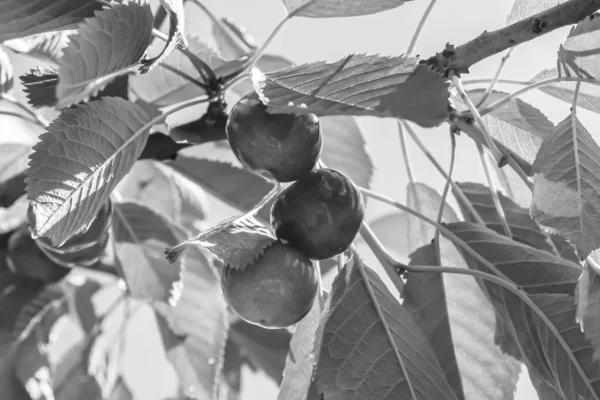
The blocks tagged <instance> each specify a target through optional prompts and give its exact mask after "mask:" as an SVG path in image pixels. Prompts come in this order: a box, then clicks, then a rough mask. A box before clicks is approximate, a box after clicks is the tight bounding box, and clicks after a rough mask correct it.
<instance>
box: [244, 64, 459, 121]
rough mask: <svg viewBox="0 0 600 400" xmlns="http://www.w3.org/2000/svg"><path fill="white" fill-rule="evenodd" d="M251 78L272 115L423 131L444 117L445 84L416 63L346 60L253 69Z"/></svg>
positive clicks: (441, 78)
mask: <svg viewBox="0 0 600 400" xmlns="http://www.w3.org/2000/svg"><path fill="white" fill-rule="evenodd" d="M252 75H253V76H252V79H253V82H254V88H255V89H256V91H257V92H258V93H259V95H260V97H261V100H262V101H263V102H264V103H265V104H267V106H268V110H269V111H270V112H290V111H297V112H312V113H315V114H317V115H319V116H324V115H371V116H378V117H395V118H402V119H407V120H410V121H413V122H415V123H417V124H419V125H421V126H424V127H433V126H437V125H439V124H440V123H441V122H442V121H443V120H444V119H445V118H446V117H447V115H448V97H449V92H448V87H447V84H446V83H445V81H444V79H443V77H442V76H441V75H439V74H438V73H436V72H434V71H432V70H430V69H429V68H428V67H427V66H425V65H422V64H419V60H418V59H417V58H404V57H381V56H376V55H371V56H367V55H349V56H347V57H345V58H344V59H342V60H340V61H338V62H335V63H331V64H329V63H326V62H314V63H310V64H304V65H301V66H297V67H289V68H286V69H283V70H280V71H276V72H272V73H268V74H264V73H262V72H261V71H260V70H258V69H256V68H255V69H253V71H252ZM374 81H376V82H377V84H373V82H374Z"/></svg>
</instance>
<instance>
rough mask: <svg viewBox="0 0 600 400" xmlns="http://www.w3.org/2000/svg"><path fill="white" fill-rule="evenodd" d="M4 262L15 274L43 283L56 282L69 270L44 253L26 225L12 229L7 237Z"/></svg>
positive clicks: (69, 270)
mask: <svg viewBox="0 0 600 400" xmlns="http://www.w3.org/2000/svg"><path fill="white" fill-rule="evenodd" d="M6 263H7V264H8V268H9V269H10V270H11V271H12V272H13V273H14V274H15V275H17V276H20V277H22V278H26V279H31V280H35V281H41V282H44V283H52V282H58V281H60V280H61V279H62V278H64V277H65V276H67V274H68V273H69V272H71V269H70V268H66V267H63V266H62V265H59V264H57V263H55V262H53V261H52V260H50V259H49V258H48V257H47V256H46V254H44V252H43V251H42V250H41V249H40V248H39V247H38V246H37V244H36V243H35V240H34V239H33V238H32V237H31V233H30V232H29V228H28V227H27V226H23V227H21V228H19V229H17V230H16V231H14V232H13V234H12V235H11V236H10V238H9V239H8V250H7V252H6Z"/></svg>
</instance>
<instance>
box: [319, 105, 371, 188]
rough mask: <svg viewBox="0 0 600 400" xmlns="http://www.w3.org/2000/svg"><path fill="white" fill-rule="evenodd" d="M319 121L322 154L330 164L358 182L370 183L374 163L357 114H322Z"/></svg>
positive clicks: (363, 185)
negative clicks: (326, 115) (331, 115)
mask: <svg viewBox="0 0 600 400" xmlns="http://www.w3.org/2000/svg"><path fill="white" fill-rule="evenodd" d="M320 124H321V130H322V132H323V151H322V154H321V158H322V160H323V162H324V163H325V164H326V165H327V167H329V168H334V169H336V170H338V171H340V172H342V173H344V174H346V175H348V176H349V177H350V179H352V180H353V181H354V182H355V183H356V184H357V185H358V186H361V187H366V188H369V187H371V179H372V178H373V172H374V171H373V170H374V165H373V161H371V156H370V154H369V153H368V151H367V143H366V141H365V138H364V135H363V131H362V129H361V127H360V126H359V124H358V121H357V120H356V118H354V117H347V116H338V117H323V118H320Z"/></svg>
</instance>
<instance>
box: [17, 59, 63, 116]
mask: <svg viewBox="0 0 600 400" xmlns="http://www.w3.org/2000/svg"><path fill="white" fill-rule="evenodd" d="M19 78H20V79H21V84H22V85H23V90H24V91H25V94H26V95H27V98H28V99H29V104H31V105H32V106H33V107H34V108H40V107H53V106H54V105H56V103H57V101H58V100H57V99H56V86H57V85H58V67H57V66H55V65H49V66H45V67H37V69H32V70H31V71H30V72H29V73H28V74H25V75H21V76H20V77H19Z"/></svg>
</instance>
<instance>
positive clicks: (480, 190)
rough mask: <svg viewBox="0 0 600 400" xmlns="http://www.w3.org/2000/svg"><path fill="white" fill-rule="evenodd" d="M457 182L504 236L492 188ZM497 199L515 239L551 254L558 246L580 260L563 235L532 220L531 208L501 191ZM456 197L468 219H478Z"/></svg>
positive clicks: (487, 221) (561, 252)
mask: <svg viewBox="0 0 600 400" xmlns="http://www.w3.org/2000/svg"><path fill="white" fill-rule="evenodd" d="M457 184H458V187H459V188H460V189H461V190H462V191H463V193H464V194H465V196H466V197H467V199H468V200H469V201H470V202H471V204H473V207H474V208H475V210H476V211H477V213H478V214H479V216H480V217H481V218H482V219H483V221H484V222H485V224H486V226H487V227H488V228H490V229H493V230H494V231H496V232H497V233H498V234H500V235H503V234H504V229H503V227H502V222H501V219H500V216H499V215H498V213H497V212H496V207H495V206H494V200H493V199H492V194H491V193H490V189H489V188H488V187H485V186H483V185H481V184H478V183H471V182H465V183H462V182H457ZM498 198H499V200H500V204H501V205H502V209H503V210H504V215H505V217H506V221H507V223H508V226H509V227H510V230H511V232H512V235H513V239H514V240H516V241H517V242H519V243H523V244H526V245H529V246H531V247H534V248H536V249H538V250H544V251H546V252H548V253H550V254H556V253H555V251H554V249H556V250H558V252H559V255H561V256H562V257H563V258H565V259H567V260H569V261H573V262H575V263H579V258H578V257H577V254H576V253H575V249H574V248H573V246H571V244H570V243H568V242H567V241H566V240H565V239H564V238H562V237H561V236H556V235H547V234H546V233H544V231H542V229H541V228H540V227H539V225H538V224H536V223H535V221H534V220H532V219H531V217H530V216H529V210H527V209H526V208H523V207H520V206H519V205H517V204H516V203H515V202H513V201H512V200H511V199H509V198H508V197H505V196H504V195H502V194H501V193H498ZM457 199H458V204H459V206H460V207H461V209H462V211H463V214H464V215H465V216H468V218H467V219H468V220H471V221H472V222H476V221H475V218H474V217H473V216H471V215H470V213H469V211H468V209H467V208H466V206H465V205H464V203H463V202H462V201H461V200H460V198H459V197H458V196H457Z"/></svg>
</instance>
